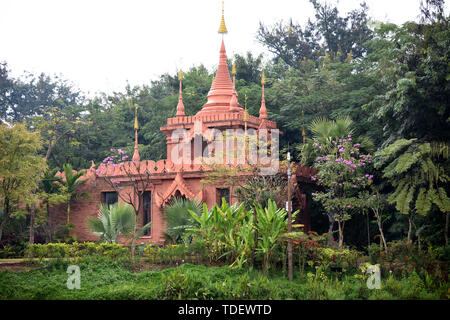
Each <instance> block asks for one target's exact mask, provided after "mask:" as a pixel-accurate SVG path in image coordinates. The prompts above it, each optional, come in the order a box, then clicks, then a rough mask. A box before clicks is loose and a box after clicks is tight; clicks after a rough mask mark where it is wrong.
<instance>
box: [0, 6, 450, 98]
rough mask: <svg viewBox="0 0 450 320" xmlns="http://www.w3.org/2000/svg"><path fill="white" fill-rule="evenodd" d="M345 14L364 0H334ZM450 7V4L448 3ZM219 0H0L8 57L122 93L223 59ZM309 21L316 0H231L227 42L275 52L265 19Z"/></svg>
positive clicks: (387, 13)
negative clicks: (263, 39)
mask: <svg viewBox="0 0 450 320" xmlns="http://www.w3.org/2000/svg"><path fill="white" fill-rule="evenodd" d="M328 2H330V3H336V2H337V3H338V8H339V11H340V12H341V13H344V12H347V11H349V10H352V9H355V8H357V7H359V3H360V1H359V0H340V1H337V0H328ZM366 2H367V4H368V6H369V10H370V11H369V15H370V16H371V17H374V18H375V19H377V20H381V21H389V22H394V23H397V24H401V23H403V22H405V21H407V20H415V19H416V18H417V17H418V15H419V3H420V0H366ZM446 12H448V5H447V6H446ZM220 15H221V1H219V0H158V1H155V0H0V61H6V62H7V63H8V65H9V68H10V69H12V74H13V76H19V75H21V74H22V73H23V71H24V70H26V71H30V72H32V73H35V74H37V73H40V72H45V73H47V74H58V75H62V77H63V78H65V79H68V80H70V81H72V82H73V83H74V84H75V86H77V87H79V88H80V89H81V90H83V91H84V92H86V93H90V94H95V93H96V92H107V93H111V92H112V91H121V90H123V88H124V87H125V85H126V83H127V81H128V82H129V83H130V84H131V85H135V84H139V85H141V84H144V83H147V84H149V83H150V80H155V79H157V77H158V76H159V75H161V74H163V73H165V72H170V73H172V74H174V73H175V72H176V70H177V69H178V68H180V67H181V68H182V69H185V70H186V69H188V68H189V67H191V66H195V65H199V64H200V63H203V64H204V65H205V66H206V67H208V68H209V69H211V68H212V67H214V66H215V65H216V64H217V63H218V55H219V45H220V39H221V37H220V35H218V34H217V30H218V28H219V23H220ZM291 17H292V19H293V21H294V22H299V23H301V24H302V25H304V23H305V22H306V21H307V19H308V17H311V18H314V10H313V6H312V5H311V4H310V3H309V1H308V0H275V1H274V0H272V1H269V0H226V1H225V22H226V25H227V28H228V35H226V36H225V45H226V49H227V54H228V56H231V54H232V53H239V54H244V53H246V52H247V51H252V52H253V53H254V54H258V53H261V52H263V53H265V57H266V58H269V57H270V56H269V54H268V52H267V51H265V49H264V48H263V47H262V46H261V45H259V44H258V43H257V42H256V40H255V35H256V31H257V29H258V25H259V21H262V22H263V23H264V24H266V25H271V24H273V23H274V22H276V21H279V20H280V19H283V20H284V21H287V20H289V18H291Z"/></svg>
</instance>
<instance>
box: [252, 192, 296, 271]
mask: <svg viewBox="0 0 450 320" xmlns="http://www.w3.org/2000/svg"><path fill="white" fill-rule="evenodd" d="M253 210H256V216H257V218H258V220H257V224H256V228H257V229H258V235H259V239H258V240H259V241H258V248H257V251H259V252H260V253H262V255H263V268H264V272H265V273H267V271H268V270H269V266H270V261H271V258H272V255H273V252H274V250H275V248H276V247H277V245H278V244H279V240H281V235H282V234H283V233H284V232H285V231H286V230H287V222H288V221H287V219H286V216H287V211H286V210H285V209H284V208H277V205H276V203H275V201H272V200H270V199H269V200H268V202H267V207H265V208H263V207H261V205H257V206H256V207H255V208H254V209H253ZM298 212H299V211H295V212H294V213H292V221H294V219H295V216H296V215H297V213H298Z"/></svg>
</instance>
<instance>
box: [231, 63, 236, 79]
mask: <svg viewBox="0 0 450 320" xmlns="http://www.w3.org/2000/svg"><path fill="white" fill-rule="evenodd" d="M231 74H232V75H233V76H235V75H236V63H235V62H233V66H232V67H231Z"/></svg>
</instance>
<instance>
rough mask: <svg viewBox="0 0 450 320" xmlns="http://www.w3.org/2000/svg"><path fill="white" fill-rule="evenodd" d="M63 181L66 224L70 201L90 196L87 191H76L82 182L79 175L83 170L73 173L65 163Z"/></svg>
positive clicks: (68, 219)
mask: <svg viewBox="0 0 450 320" xmlns="http://www.w3.org/2000/svg"><path fill="white" fill-rule="evenodd" d="M63 169H64V174H65V181H64V182H63V191H64V193H65V194H66V197H67V198H66V201H67V224H69V222H70V203H71V202H72V201H75V200H78V199H82V198H90V195H89V194H88V193H87V192H81V193H79V192H77V188H78V187H79V186H81V185H82V184H83V183H84V180H79V179H80V177H81V176H83V175H84V174H85V172H84V171H80V172H78V173H74V171H73V169H72V166H71V165H70V164H68V163H67V164H65V165H64V167H63Z"/></svg>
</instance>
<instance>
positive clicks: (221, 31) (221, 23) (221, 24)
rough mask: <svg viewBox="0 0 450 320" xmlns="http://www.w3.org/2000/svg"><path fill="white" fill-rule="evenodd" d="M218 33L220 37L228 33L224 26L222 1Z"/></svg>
mask: <svg viewBox="0 0 450 320" xmlns="http://www.w3.org/2000/svg"><path fill="white" fill-rule="evenodd" d="M219 33H221V34H222V35H223V34H225V33H228V30H227V27H226V25H225V17H224V3H223V0H222V19H221V20H220V27H219Z"/></svg>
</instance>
